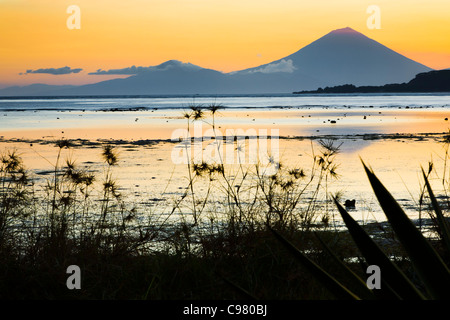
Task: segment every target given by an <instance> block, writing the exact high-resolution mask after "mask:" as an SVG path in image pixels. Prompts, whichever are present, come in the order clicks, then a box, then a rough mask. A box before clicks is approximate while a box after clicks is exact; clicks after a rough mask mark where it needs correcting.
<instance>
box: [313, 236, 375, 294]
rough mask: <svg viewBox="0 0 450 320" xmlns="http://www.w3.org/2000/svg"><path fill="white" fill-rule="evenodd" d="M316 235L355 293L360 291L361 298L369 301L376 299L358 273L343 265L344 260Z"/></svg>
mask: <svg viewBox="0 0 450 320" xmlns="http://www.w3.org/2000/svg"><path fill="white" fill-rule="evenodd" d="M315 235H316V237H317V239H319V241H320V243H321V244H322V246H323V247H324V249H325V251H327V252H328V254H329V255H330V256H331V257H332V258H333V260H334V261H335V263H336V265H337V266H338V267H339V268H340V269H341V270H342V272H343V277H344V278H345V279H346V280H347V281H348V282H349V284H350V283H351V284H352V285H353V286H354V288H355V291H356V289H358V292H361V294H360V295H361V298H363V299H368V300H372V299H375V298H376V297H375V295H374V294H373V292H372V291H371V290H370V289H369V288H368V287H367V284H366V283H365V282H364V281H363V280H362V279H361V278H360V277H359V276H358V275H357V274H356V273H354V272H353V270H351V269H350V268H349V267H348V266H347V265H346V264H345V263H343V262H342V260H341V259H339V258H338V257H337V256H336V254H334V252H333V251H332V250H331V249H330V248H329V247H328V245H327V244H326V243H325V242H324V241H323V239H322V238H321V237H320V236H319V235H318V234H317V233H315Z"/></svg>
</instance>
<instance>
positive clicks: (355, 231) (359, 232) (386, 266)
mask: <svg viewBox="0 0 450 320" xmlns="http://www.w3.org/2000/svg"><path fill="white" fill-rule="evenodd" d="M334 202H335V203H336V206H337V208H338V210H339V213H340V214H341V216H342V219H343V220H344V223H345V225H346V226H347V229H348V231H349V232H350V235H351V236H352V238H353V240H354V241H355V243H356V245H357V246H358V249H359V250H360V251H361V253H362V254H363V256H364V258H365V259H366V261H367V263H368V264H369V265H377V266H378V267H380V269H381V270H382V273H383V276H382V280H383V281H384V282H385V283H387V284H388V285H389V287H390V288H392V290H393V291H395V292H396V293H397V294H398V295H399V296H400V297H401V298H403V299H416V300H417V299H424V298H425V297H424V296H423V295H422V294H421V293H420V292H419V291H418V289H417V288H416V287H415V286H414V284H413V283H411V281H410V280H409V279H408V278H407V277H406V276H405V274H404V273H403V272H401V270H400V269H399V268H398V267H397V266H396V265H395V264H394V263H393V262H392V261H391V260H390V259H389V257H388V256H386V254H385V253H384V252H383V251H382V250H381V249H380V247H379V246H378V245H377V244H376V243H375V242H374V241H373V240H372V238H371V237H370V236H369V235H368V234H367V232H366V231H365V230H364V229H363V228H362V227H361V226H360V225H359V224H358V223H357V222H356V221H355V220H354V219H353V218H352V217H351V216H350V214H348V212H347V211H346V210H345V209H344V208H343V207H342V206H341V205H340V204H339V202H338V201H337V200H336V199H334Z"/></svg>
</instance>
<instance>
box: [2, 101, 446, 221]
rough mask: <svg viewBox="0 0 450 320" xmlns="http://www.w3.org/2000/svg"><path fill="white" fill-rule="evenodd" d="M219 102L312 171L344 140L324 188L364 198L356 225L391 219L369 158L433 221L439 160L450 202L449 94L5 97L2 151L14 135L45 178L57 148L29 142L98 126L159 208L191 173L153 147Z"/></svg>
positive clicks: (220, 120)
mask: <svg viewBox="0 0 450 320" xmlns="http://www.w3.org/2000/svg"><path fill="white" fill-rule="evenodd" d="M211 105H219V106H221V109H220V112H219V114H218V115H217V119H216V121H217V129H218V130H220V128H221V127H220V126H223V128H225V127H226V126H234V127H241V128H244V129H246V128H248V127H252V128H268V129H269V130H270V129H277V128H279V129H280V131H281V133H280V136H281V137H282V138H283V139H281V140H280V149H281V155H280V156H281V158H282V159H281V160H282V161H285V162H286V163H287V164H288V165H292V166H302V167H305V168H308V167H309V168H310V167H311V166H312V165H313V164H314V156H316V155H318V154H319V152H320V142H321V141H322V142H323V141H324V140H327V139H337V142H336V143H339V145H340V152H339V153H338V154H337V156H336V159H335V161H336V163H337V164H338V166H337V172H338V176H337V177H336V178H337V179H336V182H331V181H332V179H331V180H330V181H329V186H327V190H326V192H330V194H331V193H335V194H339V195H340V196H341V197H342V199H343V200H345V199H356V204H357V205H356V209H355V210H354V211H353V212H352V214H353V215H354V216H355V218H356V219H358V220H362V221H369V220H378V221H379V220H383V219H384V218H383V214H382V212H381V210H380V208H379V206H378V205H377V201H376V198H375V197H374V195H373V192H372V190H371V187H370V185H369V183H368V181H367V177H366V175H365V173H364V170H363V168H362V165H361V159H364V161H365V162H366V163H368V164H369V165H371V166H372V168H373V169H374V171H375V173H377V174H378V175H379V177H380V179H381V180H382V182H385V184H386V186H387V187H388V189H389V190H391V191H392V193H393V194H394V196H395V197H396V198H397V199H398V200H399V202H400V203H401V204H402V205H404V207H405V210H407V212H408V213H409V214H410V215H411V216H412V217H414V218H417V217H420V215H422V216H424V215H426V208H423V212H419V213H418V204H419V198H420V195H421V192H422V191H423V180H422V179H421V166H422V167H427V166H428V164H429V163H430V162H433V163H434V166H435V169H436V171H435V174H434V175H433V176H432V177H431V178H432V182H433V185H435V186H436V187H437V189H439V190H437V194H438V195H439V196H441V197H445V196H446V192H447V191H448V187H449V186H448V184H447V185H446V186H445V185H443V184H442V183H441V180H440V179H441V178H442V177H443V176H444V177H445V176H447V179H448V176H449V175H450V172H448V170H449V169H448V168H449V167H450V166H449V165H448V163H447V160H446V159H448V153H446V152H448V144H447V145H446V144H445V143H443V141H444V139H445V137H446V136H445V133H446V132H447V133H448V132H449V129H450V125H449V122H448V116H450V94H449V93H433V94H427V93H424V94H408V93H405V94H320V95H317V94H301V95H296V94H265V95H177V96H150V95H149V96H97V97H91V96H89V97H87V96H79V97H0V152H2V151H3V150H5V149H6V148H9V147H10V146H11V141H10V140H9V139H10V138H14V139H15V140H14V141H15V143H16V145H15V147H18V148H19V150H20V151H21V153H22V155H23V156H24V159H25V160H26V161H27V165H28V166H29V167H31V168H34V170H35V172H36V173H39V172H46V170H48V169H49V168H51V166H50V167H48V165H49V163H52V161H42V158H45V157H47V158H50V157H51V154H52V153H53V155H54V154H56V153H55V150H54V149H45V148H43V149H39V155H38V152H37V151H36V149H35V148H36V143H34V146H33V147H30V145H32V144H30V138H26V136H27V134H28V135H29V134H31V133H30V132H34V131H39V132H46V136H45V137H47V138H48V137H52V136H53V137H55V138H58V137H59V138H60V137H64V135H67V134H68V133H70V131H71V130H72V129H73V130H75V129H77V130H79V131H77V132H78V133H77V134H80V132H81V133H83V134H84V135H83V136H80V137H79V138H82V139H90V138H92V139H94V137H93V136H90V134H92V132H94V131H92V130H91V129H92V128H97V129H99V130H97V131H95V132H96V134H100V133H102V132H104V133H105V134H106V133H108V134H109V133H114V134H115V135H114V136H111V137H109V138H110V140H111V139H115V140H118V139H120V140H123V141H125V142H123V141H122V142H123V143H120V144H119V145H118V146H125V147H123V148H122V150H121V159H123V160H122V162H121V163H120V166H121V168H120V169H119V170H117V178H118V181H119V183H120V184H121V186H122V187H123V189H124V190H126V191H127V192H129V193H130V194H131V195H133V197H135V199H137V200H133V201H136V202H138V201H141V202H142V203H144V204H150V205H155V206H157V205H159V206H160V203H161V202H162V201H166V200H170V198H173V197H174V196H177V195H179V194H182V192H184V188H185V186H186V180H187V173H186V168H185V166H183V165H175V164H173V163H172V161H171V160H170V157H171V153H172V152H173V148H174V145H173V143H161V142H158V143H154V142H155V141H159V139H160V140H161V141H166V140H167V139H168V138H170V133H171V132H173V131H174V130H176V129H177V128H185V126H186V119H185V118H184V117H183V112H185V111H186V110H187V111H189V110H191V107H203V108H207V107H209V106H211ZM446 119H447V120H446ZM204 122H205V123H206V122H208V121H206V120H205V121H204ZM208 124H209V125H210V124H211V122H210V121H209V122H208ZM102 128H104V130H103V131H102V130H101V129H102ZM114 128H117V130H114ZM119 128H120V130H119ZM85 129H86V130H85ZM88 129H89V130H91V131H89V130H88ZM111 129H112V130H111ZM126 129H130V130H134V131H132V132H134V133H133V134H136V136H135V137H131V138H130V135H129V133H125V132H126ZM139 130H140V131H139ZM99 132H100V133H99ZM122 133H123V135H124V136H123V137H122V136H121V134H122ZM112 137H113V138H112ZM42 138H44V136H42ZM96 138H98V137H95V139H96ZM104 138H108V137H106V136H105V137H104ZM146 139H148V140H146ZM149 141H150V142H149ZM147 142H148V143H150V144H151V145H148V146H147ZM142 146H144V147H145V148H141V149H139V148H135V147H142ZM446 147H447V149H446ZM20 148H22V149H20ZM44 149H45V150H44ZM92 150H93V151H95V148H94V149H92ZM92 150H91V151H90V152H91V153H87V152H84V151H81V149H80V150H78V153H77V152H74V153H73V154H71V157H75V158H76V157H78V158H79V159H80V161H79V162H80V163H81V164H89V165H90V166H95V165H98V168H97V169H98V171H99V172H101V165H100V161H99V160H98V159H94V161H92V159H89V158H88V156H89V157H92V152H93V151H92ZM281 160H280V161H281ZM446 171H447V172H446ZM169 185H170V186H169ZM200 188H201V187H200ZM446 188H447V189H446ZM148 192H153V194H149V193H148ZM155 194H156V195H155ZM152 201H153V204H152ZM169 206H170V204H169ZM420 210H422V209H420Z"/></svg>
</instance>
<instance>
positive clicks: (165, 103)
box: [0, 93, 450, 111]
mask: <svg viewBox="0 0 450 320" xmlns="http://www.w3.org/2000/svg"><path fill="white" fill-rule="evenodd" d="M193 103H195V104H203V105H208V104H211V103H218V104H221V105H223V106H225V107H229V108H266V107H324V106H325V107H348V106H351V107H362V106H374V107H406V106H409V107H420V106H422V107H427V106H428V107H449V106H450V95H449V94H448V93H447V94H397V95H392V94H348V95H292V94H289V95H273V96H260V95H254V96H223V95H222V96H178V97H177V96H159V97H145V98H125V97H124V98H76V99H73V98H67V99H66V98H64V99H61V98H57V97H55V98H52V99H41V98H37V99H8V98H2V99H0V111H13V110H29V111H34V110H66V111H67V110H111V109H135V108H144V109H152V108H158V109H162V108H164V109H171V108H177V109H180V108H186V107H187V106H189V105H191V104H193Z"/></svg>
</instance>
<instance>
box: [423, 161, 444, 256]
mask: <svg viewBox="0 0 450 320" xmlns="http://www.w3.org/2000/svg"><path fill="white" fill-rule="evenodd" d="M422 173H423V177H424V179H425V185H426V187H427V191H428V195H429V196H430V200H431V204H432V206H433V209H434V212H435V213H436V220H437V223H438V227H439V229H440V231H441V235H442V240H443V243H444V246H445V247H446V249H447V252H448V253H450V227H449V225H448V222H447V221H446V220H445V217H444V215H443V214H442V210H441V208H440V206H439V204H438V202H437V200H436V197H435V196H434V193H433V190H432V189H431V185H430V182H429V181H428V178H427V175H426V174H425V171H423V168H422Z"/></svg>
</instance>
